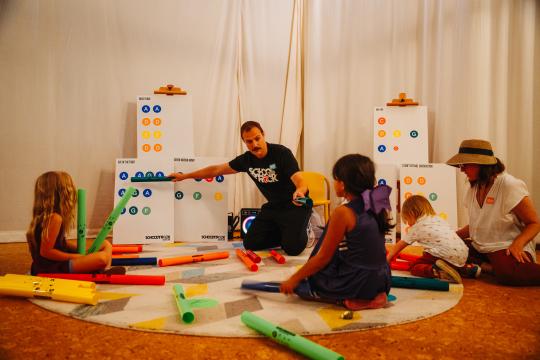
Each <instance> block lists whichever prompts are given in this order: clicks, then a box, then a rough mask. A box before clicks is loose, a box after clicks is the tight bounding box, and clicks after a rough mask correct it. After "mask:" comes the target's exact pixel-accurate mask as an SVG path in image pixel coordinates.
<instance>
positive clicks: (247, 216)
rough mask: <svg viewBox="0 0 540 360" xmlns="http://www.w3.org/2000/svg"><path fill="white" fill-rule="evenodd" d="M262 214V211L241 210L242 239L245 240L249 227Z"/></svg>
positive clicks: (254, 209) (252, 209)
mask: <svg viewBox="0 0 540 360" xmlns="http://www.w3.org/2000/svg"><path fill="white" fill-rule="evenodd" d="M260 213H261V209H256V208H242V209H240V237H241V238H242V239H244V238H245V237H246V232H248V231H249V227H250V226H251V223H252V222H253V220H255V217H257V215H259V214H260Z"/></svg>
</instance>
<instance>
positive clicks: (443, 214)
mask: <svg viewBox="0 0 540 360" xmlns="http://www.w3.org/2000/svg"><path fill="white" fill-rule="evenodd" d="M439 216H440V218H441V219H443V220H448V215H447V214H446V213H444V212H442V213H440V214H439Z"/></svg>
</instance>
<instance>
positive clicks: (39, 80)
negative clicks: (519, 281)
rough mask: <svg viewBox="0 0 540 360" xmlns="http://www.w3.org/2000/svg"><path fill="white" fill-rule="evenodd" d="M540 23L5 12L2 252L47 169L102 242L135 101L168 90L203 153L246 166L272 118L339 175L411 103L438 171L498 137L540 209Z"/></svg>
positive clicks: (411, 14) (308, 165)
mask: <svg viewBox="0 0 540 360" xmlns="http://www.w3.org/2000/svg"><path fill="white" fill-rule="evenodd" d="M538 12H539V9H538V7H537V6H536V3H535V1H534V0H523V1H512V0H498V1H478V0H461V1H450V0H447V1H443V0H440V1H428V0H426V1H420V0H416V1H412V0H411V1H406V2H404V1H399V0H393V1H392V0H379V1H376V0H370V1H368V0H343V1H322V0H312V1H305V0H282V1H272V0H250V1H248V0H229V1H220V0H200V1H195V0H183V1H179V0H159V1H154V2H148V1H142V0H130V1H127V0H126V1H122V0H115V1H106V0H94V1H84V0H49V1H40V0H0V81H1V84H2V87H1V88H0V109H1V110H0V111H1V115H2V119H1V120H0V136H1V139H2V140H1V141H0V164H1V171H0V184H1V186H0V203H1V204H2V207H1V210H0V241H13V240H23V239H24V236H23V234H24V231H25V229H26V227H27V225H28V223H29V221H30V215H31V205H32V197H33V184H34V181H35V179H36V177H37V176H38V175H39V174H41V173H43V172H45V171H49V170H65V171H67V172H69V173H70V174H71V175H72V176H73V178H74V180H75V182H76V185H77V186H78V187H80V188H85V189H87V194H88V195H87V196H88V200H87V207H88V225H89V228H91V229H93V230H94V231H95V230H98V229H99V228H100V227H101V226H102V224H103V222H104V220H105V219H106V217H107V215H108V214H109V212H110V211H111V209H112V207H113V188H114V176H113V174H114V163H115V162H114V160H115V159H116V158H120V157H136V153H137V151H136V109H135V105H136V97H137V96H138V95H144V94H150V93H152V91H153V90H154V89H156V88H157V87H159V86H163V85H165V84H168V83H172V84H175V85H177V86H181V87H182V88H184V89H186V90H187V91H188V92H189V93H190V94H191V96H192V98H193V119H194V129H195V130H194V132H195V134H194V135H195V154H196V155H197V156H223V157H226V158H232V157H234V156H236V155H238V154H240V153H241V152H243V151H245V148H244V147H243V144H242V143H241V141H240V137H239V128H240V125H241V123H242V122H244V121H247V120H256V121H259V122H260V123H261V124H262V126H263V128H264V130H265V133H266V138H267V140H268V141H269V142H276V143H282V144H285V145H286V146H288V147H289V148H291V149H292V150H293V152H294V153H296V154H298V159H299V161H300V162H301V163H303V165H304V169H305V170H310V171H319V172H322V173H324V174H325V175H327V176H328V177H330V170H331V167H332V165H333V163H334V162H335V160H336V159H337V158H338V157H339V156H341V155H343V154H346V153H350V152H360V153H363V154H368V155H371V152H372V135H371V131H372V127H371V118H372V113H373V108H374V107H375V106H379V105H382V104H384V103H385V102H386V101H388V100H390V99H391V98H393V97H396V96H397V94H398V93H399V92H402V91H405V92H407V93H408V94H409V95H410V96H411V97H413V98H414V99H415V100H418V101H420V103H421V104H423V105H426V106H428V109H429V124H430V159H431V160H432V161H433V162H443V161H445V160H446V159H447V158H448V157H449V156H451V155H452V154H453V153H454V152H455V151H456V150H457V148H458V145H459V143H460V141H461V140H462V139H464V138H471V137H480V138H485V139H488V140H491V141H492V143H493V145H494V147H495V151H496V153H497V155H498V156H499V157H500V158H501V159H502V160H503V161H504V162H505V163H506V165H507V166H508V169H509V171H510V172H511V173H512V174H513V175H515V176H517V177H519V178H521V179H523V180H525V181H526V183H527V185H528V186H529V190H530V191H531V193H532V195H533V200H534V201H535V203H536V205H537V207H540V194H539V193H540V191H538V190H537V189H538V188H539V187H538V186H539V185H540V173H539V171H538V169H537V168H535V166H534V165H535V164H536V163H538V161H539V160H540V141H539V140H538V139H540V121H539V115H540V111H539V105H537V104H539V103H540V102H539V100H540V95H539V94H540V75H539V66H538V65H537V64H538V63H539V61H538V57H539V56H540V50H539V49H540V46H539V44H540V40H539V38H540V35H537V34H539V31H538V29H539V28H540V26H539V22H540V20H538V19H540V17H539V16H538V15H537V13H538ZM535 59H536V61H535ZM535 120H536V121H535ZM459 179H460V180H459V181H458V185H459V186H460V193H461V192H462V191H463V188H464V184H465V182H464V179H463V178H462V177H460V178H459ZM231 180H232V181H231V183H232V184H231V188H230V191H231V193H232V195H234V196H230V203H229V209H230V210H231V211H235V212H238V210H239V208H241V207H256V206H259V205H260V204H261V203H262V202H263V198H262V197H261V196H260V194H259V193H258V191H257V190H256V188H255V187H254V185H253V184H252V182H251V181H250V180H249V179H248V178H247V176H245V175H238V176H232V177H231ZM461 215H462V216H461V221H462V222H463V221H466V219H464V217H463V212H462V214H461Z"/></svg>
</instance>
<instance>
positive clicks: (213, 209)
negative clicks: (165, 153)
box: [174, 157, 228, 242]
mask: <svg viewBox="0 0 540 360" xmlns="http://www.w3.org/2000/svg"><path fill="white" fill-rule="evenodd" d="M225 162H227V159H225V158H216V157H177V158H175V159H174V171H175V172H183V173H187V172H191V171H194V170H198V169H200V168H203V167H206V166H209V165H216V164H223V163H225ZM227 184H228V183H227V176H221V175H220V176H217V177H214V178H208V179H197V180H195V179H188V180H184V181H181V182H177V183H176V185H175V188H174V199H175V200H174V229H175V231H174V241H176V242H196V241H227V205H228V199H227V192H228V185H227Z"/></svg>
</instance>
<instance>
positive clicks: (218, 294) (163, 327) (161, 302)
mask: <svg viewBox="0 0 540 360" xmlns="http://www.w3.org/2000/svg"><path fill="white" fill-rule="evenodd" d="M237 247H242V243H241V242H240V241H229V242H219V243H174V244H152V245H144V246H143V252H142V253H139V255H140V256H141V257H157V258H158V259H159V258H166V257H175V256H184V255H194V254H200V253H204V252H216V251H229V253H230V255H229V258H227V259H221V260H214V261H202V262H196V263H192V264H185V265H177V266H166V267H158V266H128V267H126V269H127V272H126V274H128V275H164V276H165V279H166V282H165V285H163V286H155V285H109V284H97V291H98V296H99V302H98V304H97V305H94V306H92V305H81V304H72V303H65V302H58V301H52V300H43V299H31V300H30V301H32V302H33V303H35V304H37V305H39V306H41V307H43V308H45V309H48V310H51V311H54V312H58V313H61V314H64V315H67V316H71V317H74V318H77V319H81V320H84V321H90V322H94V323H100V324H105V325H110V326H115V327H121V328H130V329H136V330H143V331H157V332H169V333H178V334H186V335H200V336H220V337H254V336H261V335H259V334H258V333H256V332H255V331H254V330H252V329H250V328H248V327H247V326H245V325H244V324H243V323H242V322H241V321H240V315H241V314H242V312H243V311H246V310H247V311H251V312H253V313H255V314H256V315H258V316H260V317H262V318H264V319H266V320H268V321H270V322H271V323H273V324H275V325H278V326H280V327H282V328H284V329H287V330H289V331H292V332H294V333H297V334H301V335H310V334H327V333H339V332H346V331H358V330H364V329H370V328H377V327H383V326H389V325H395V324H400V323H405V322H411V321H416V320H420V319H424V318H427V317H431V316H434V315H437V314H440V313H442V312H444V311H447V310H449V309H450V308H452V307H453V306H455V305H457V304H458V302H459V300H460V299H461V296H462V293H463V287H462V286H461V285H453V286H451V291H430V290H415V289H402V288H392V289H391V291H390V294H392V295H394V296H395V297H396V299H395V300H394V301H392V302H390V303H389V304H388V306H387V307H386V308H384V309H374V310H362V311H356V312H354V313H353V318H352V319H342V318H341V315H342V314H343V312H344V311H345V309H344V308H342V307H340V306H337V305H330V304H325V303H318V302H312V301H304V300H301V299H300V298H298V297H296V296H285V295H282V294H279V293H266V292H258V291H257V292H255V291H250V290H243V289H241V287H240V285H241V283H242V281H243V280H247V279H249V280H255V281H283V280H285V279H287V278H288V277H289V276H290V275H291V274H293V273H294V272H295V271H296V270H297V269H298V268H299V267H300V266H302V265H303V264H304V263H305V262H306V260H307V259H308V257H309V254H310V253H311V249H306V250H305V251H304V252H303V253H302V254H301V255H299V256H285V258H286V259H287V261H286V262H285V264H278V263H277V262H276V261H274V259H273V258H272V257H270V254H269V253H268V251H257V252H256V253H257V254H258V255H259V256H260V257H261V258H262V261H261V262H260V263H259V264H258V265H259V270H258V271H257V272H252V271H249V270H248V269H247V267H246V266H245V265H244V263H243V262H241V260H240V259H238V258H237V256H236V253H235V251H234V250H235V249H236V248H237ZM393 273H394V275H399V276H410V274H408V273H405V272H399V271H394V272H393ZM175 284H181V285H182V287H183V288H184V293H185V297H186V298H187V299H191V300H196V299H198V298H204V299H212V300H216V301H217V302H218V304H217V305H216V306H213V307H201V308H196V307H194V308H193V309H192V311H193V314H194V315H195V320H194V321H193V322H191V323H189V324H186V323H184V322H182V320H181V319H180V315H179V312H178V309H177V306H176V302H175V298H174V294H173V286H174V285H175Z"/></svg>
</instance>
